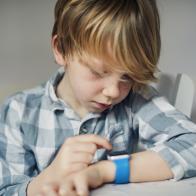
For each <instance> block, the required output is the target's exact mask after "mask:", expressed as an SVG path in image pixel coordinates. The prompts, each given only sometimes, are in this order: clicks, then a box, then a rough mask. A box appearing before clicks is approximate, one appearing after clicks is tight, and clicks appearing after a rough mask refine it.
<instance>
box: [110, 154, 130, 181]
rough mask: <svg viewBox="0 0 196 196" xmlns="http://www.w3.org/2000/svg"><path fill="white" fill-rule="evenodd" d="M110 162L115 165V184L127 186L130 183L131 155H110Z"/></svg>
mask: <svg viewBox="0 0 196 196" xmlns="http://www.w3.org/2000/svg"><path fill="white" fill-rule="evenodd" d="M108 160H111V161H113V163H114V164H115V180H114V183H115V184H127V183H129V182H130V178H129V177H130V163H129V160H130V155H128V154H120V155H119V154H117V153H116V154H113V155H111V154H110V155H108Z"/></svg>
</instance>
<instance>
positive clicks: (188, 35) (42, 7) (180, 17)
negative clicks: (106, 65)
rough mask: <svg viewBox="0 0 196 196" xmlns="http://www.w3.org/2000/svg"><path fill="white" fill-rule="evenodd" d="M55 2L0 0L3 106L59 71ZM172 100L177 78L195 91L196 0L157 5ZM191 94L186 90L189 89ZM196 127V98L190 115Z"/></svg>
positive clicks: (166, 90)
mask: <svg viewBox="0 0 196 196" xmlns="http://www.w3.org/2000/svg"><path fill="white" fill-rule="evenodd" d="M55 2H56V1H55V0H53V1H51V0H50V1H49V0H41V1H40V0H33V1H32V0H0V97H1V98H0V103H1V102H2V101H3V99H4V98H5V97H6V96H8V95H10V94H11V93H13V92H15V91H18V90H21V89H24V88H29V87H33V86H35V85H38V84H40V83H41V82H43V81H45V80H47V79H48V78H49V76H50V75H51V74H52V73H53V72H54V71H55V70H56V69H57V67H58V66H57V65H56V64H55V63H54V59H53V56H52V51H51V48H50V34H51V29H52V24H53V7H54V4H55ZM158 6H159V10H160V15H161V35H162V51H161V57H160V62H159V67H160V69H161V71H163V72H164V73H165V74H166V78H167V79H166V80H165V84H166V85H165V86H164V87H161V91H162V93H163V94H165V95H166V96H167V97H168V98H169V99H170V97H171V93H172V92H171V89H172V86H173V84H174V79H175V77H176V75H177V73H180V72H183V73H187V74H188V75H189V76H190V77H191V78H192V79H193V81H194V83H195V91H196V60H195V57H196V11H195V10H196V0H158ZM187 88H188V87H187ZM192 119H193V121H194V122H196V98H195V99H194V105H193V110H192Z"/></svg>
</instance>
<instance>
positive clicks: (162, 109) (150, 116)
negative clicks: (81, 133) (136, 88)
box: [133, 95, 196, 180]
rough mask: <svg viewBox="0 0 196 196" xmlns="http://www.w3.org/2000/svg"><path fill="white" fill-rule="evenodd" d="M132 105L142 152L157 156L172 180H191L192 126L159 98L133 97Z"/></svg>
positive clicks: (194, 162) (194, 167)
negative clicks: (144, 150)
mask: <svg viewBox="0 0 196 196" xmlns="http://www.w3.org/2000/svg"><path fill="white" fill-rule="evenodd" d="M137 103H140V106H139V107H138V104H137ZM133 105H135V106H137V108H136V109H135V111H134V117H133V126H134V127H135V128H136V129H139V134H140V141H141V142H143V144H144V146H145V148H146V149H148V150H151V151H154V152H156V153H157V154H159V156H160V157H161V159H162V160H164V161H165V163H167V165H168V167H169V168H170V170H171V171H172V173H173V178H174V179H175V180H180V179H181V178H184V177H192V176H194V175H195V173H196V149H195V147H194V146H195V143H196V125H195V124H194V123H193V122H191V121H190V120H189V119H188V118H187V117H186V116H185V115H184V114H182V113H181V112H179V111H178V110H176V109H175V108H174V107H173V106H172V105H171V104H169V103H168V102H167V100H166V99H164V98H163V97H158V96H154V97H148V96H145V97H144V96H141V95H137V96H136V97H135V104H133ZM133 110H134V107H133ZM158 171H159V172H161V171H160V170H158Z"/></svg>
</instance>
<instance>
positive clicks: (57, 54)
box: [51, 35, 66, 66]
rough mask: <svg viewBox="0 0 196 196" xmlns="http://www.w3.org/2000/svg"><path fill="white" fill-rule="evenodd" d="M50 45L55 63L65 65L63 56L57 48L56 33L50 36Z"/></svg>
mask: <svg viewBox="0 0 196 196" xmlns="http://www.w3.org/2000/svg"><path fill="white" fill-rule="evenodd" d="M51 45H52V50H53V54H54V58H55V61H56V63H57V64H59V65H62V66H65V64H66V63H65V58H64V57H63V55H62V53H61V52H60V51H59V49H58V42H57V35H55V36H53V37H52V40H51Z"/></svg>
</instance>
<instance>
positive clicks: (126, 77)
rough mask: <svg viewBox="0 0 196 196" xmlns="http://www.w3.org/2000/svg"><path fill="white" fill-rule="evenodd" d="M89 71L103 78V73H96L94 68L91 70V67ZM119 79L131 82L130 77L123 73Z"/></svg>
mask: <svg viewBox="0 0 196 196" xmlns="http://www.w3.org/2000/svg"><path fill="white" fill-rule="evenodd" d="M91 73H92V74H93V75H94V76H96V77H98V78H103V75H102V74H100V73H98V72H96V71H95V70H92V69H91ZM120 81H121V82H125V83H130V82H132V81H133V80H132V79H131V77H130V76H128V75H123V76H122V77H121V79H120Z"/></svg>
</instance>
